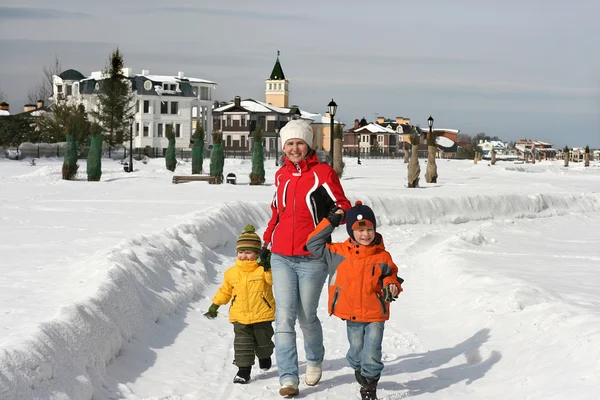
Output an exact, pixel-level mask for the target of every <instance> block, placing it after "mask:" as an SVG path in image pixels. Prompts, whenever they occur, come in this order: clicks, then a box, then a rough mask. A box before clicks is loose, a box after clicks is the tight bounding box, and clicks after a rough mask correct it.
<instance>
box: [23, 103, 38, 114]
mask: <svg viewBox="0 0 600 400" xmlns="http://www.w3.org/2000/svg"><path fill="white" fill-rule="evenodd" d="M33 110H35V104H25V105H24V106H23V112H29V111H33Z"/></svg>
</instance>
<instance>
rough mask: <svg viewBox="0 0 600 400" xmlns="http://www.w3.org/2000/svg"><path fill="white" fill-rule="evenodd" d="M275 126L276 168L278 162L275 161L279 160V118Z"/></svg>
mask: <svg viewBox="0 0 600 400" xmlns="http://www.w3.org/2000/svg"><path fill="white" fill-rule="evenodd" d="M276 124H277V126H276V127H275V166H276V167H278V166H279V161H277V159H278V158H279V154H278V153H279V150H278V147H279V117H278V118H277V122H276Z"/></svg>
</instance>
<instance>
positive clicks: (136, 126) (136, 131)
mask: <svg viewBox="0 0 600 400" xmlns="http://www.w3.org/2000/svg"><path fill="white" fill-rule="evenodd" d="M135 136H140V123H139V122H136V123H135Z"/></svg>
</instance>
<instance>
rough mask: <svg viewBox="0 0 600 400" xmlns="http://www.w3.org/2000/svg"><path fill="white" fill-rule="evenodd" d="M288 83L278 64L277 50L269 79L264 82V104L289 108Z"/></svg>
mask: <svg viewBox="0 0 600 400" xmlns="http://www.w3.org/2000/svg"><path fill="white" fill-rule="evenodd" d="M289 98H290V82H289V81H288V80H287V79H285V75H284V74H283V68H281V63H280V62H279V50H277V61H275V66H274V67H273V72H271V76H270V77H269V79H267V80H266V81H265V103H267V104H271V105H274V106H276V107H286V108H287V107H289V104H290V100H289Z"/></svg>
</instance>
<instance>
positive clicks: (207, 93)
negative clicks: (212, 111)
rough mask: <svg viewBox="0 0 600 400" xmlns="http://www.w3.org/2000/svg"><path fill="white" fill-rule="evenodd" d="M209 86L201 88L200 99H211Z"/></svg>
mask: <svg viewBox="0 0 600 400" xmlns="http://www.w3.org/2000/svg"><path fill="white" fill-rule="evenodd" d="M208 89H209V88H207V87H201V88H200V100H210V91H209V90H208Z"/></svg>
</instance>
